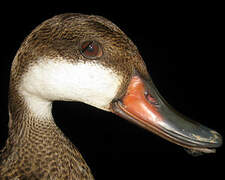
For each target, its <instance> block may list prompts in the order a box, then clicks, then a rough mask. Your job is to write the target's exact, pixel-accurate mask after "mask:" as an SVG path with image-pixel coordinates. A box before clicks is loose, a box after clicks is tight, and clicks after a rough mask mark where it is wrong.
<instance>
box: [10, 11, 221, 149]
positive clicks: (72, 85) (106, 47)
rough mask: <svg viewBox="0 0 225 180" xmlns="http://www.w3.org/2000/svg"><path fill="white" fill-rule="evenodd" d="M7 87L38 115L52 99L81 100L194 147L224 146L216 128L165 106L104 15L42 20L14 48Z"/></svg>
mask: <svg viewBox="0 0 225 180" xmlns="http://www.w3.org/2000/svg"><path fill="white" fill-rule="evenodd" d="M10 86H11V94H12V93H13V92H15V91H17V92H18V93H19V95H20V96H21V97H22V99H24V101H25V103H26V105H27V108H28V109H29V110H30V111H31V112H32V114H34V115H35V116H38V117H46V116H51V104H52V101H55V100H62V101H80V102H84V103H87V104H89V105H92V106H95V107H97V108H100V109H103V110H106V111H110V112H113V113H115V114H117V115H119V116H121V117H123V118H125V119H127V120H130V121H132V122H133V123H135V124H137V125H140V126H141V127H143V128H145V129H147V130H149V131H151V132H153V133H155V134H157V135H159V136H161V137H163V138H165V139H167V140H169V141H171V142H173V143H176V144H178V145H181V146H183V147H185V148H188V149H191V150H194V151H200V152H214V149H215V148H217V147H219V146H221V144H222V138H221V136H220V135H219V134H218V133H217V132H216V131H214V130H211V129H209V128H207V127H205V126H203V125H201V124H199V123H197V122H193V121H190V120H189V119H188V118H186V117H184V116H183V115H180V114H179V113H177V112H176V111H175V110H174V109H172V108H171V107H170V106H169V105H168V104H167V102H166V101H165V100H164V99H163V98H162V97H161V95H160V94H159V92H158V91H157V89H156V87H155V86H154V84H153V82H152V80H151V77H150V76H149V73H148V71H147V68H146V65H145V63H144V61H143V59H142V57H141V55H140V54H139V52H138V49H137V47H136V46H135V45H134V44H133V42H132V41H131V40H130V39H129V38H128V37H127V36H126V35H125V34H124V33H123V32H122V31H121V30H120V29H119V28H118V27H117V26H116V25H115V24H113V23H112V22H110V21H109V20H107V19H105V18H103V17H99V16H88V15H82V14H62V15H58V16H55V17H53V18H51V19H49V20H47V21H45V22H43V23H42V24H41V25H39V26H38V27H37V28H36V29H34V31H32V33H31V34H30V35H29V36H28V37H27V38H26V39H25V41H24V42H23V44H22V46H21V48H20V50H19V51H18V53H17V55H16V57H15V59H14V61H13V65H12V72H11V83H10Z"/></svg>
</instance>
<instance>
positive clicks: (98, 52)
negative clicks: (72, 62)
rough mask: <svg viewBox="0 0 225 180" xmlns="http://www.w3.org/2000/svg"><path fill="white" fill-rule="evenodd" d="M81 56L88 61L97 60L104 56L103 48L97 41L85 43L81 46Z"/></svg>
mask: <svg viewBox="0 0 225 180" xmlns="http://www.w3.org/2000/svg"><path fill="white" fill-rule="evenodd" d="M81 54H82V55H83V56H84V57H86V58H88V59H95V58H99V57H101V56H102V54H103V52H102V47H101V45H100V44H99V43H98V42H96V41H85V42H84V43H82V44H81Z"/></svg>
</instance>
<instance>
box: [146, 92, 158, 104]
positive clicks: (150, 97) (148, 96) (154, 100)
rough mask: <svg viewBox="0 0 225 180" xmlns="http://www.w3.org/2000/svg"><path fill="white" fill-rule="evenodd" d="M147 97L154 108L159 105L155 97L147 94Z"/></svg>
mask: <svg viewBox="0 0 225 180" xmlns="http://www.w3.org/2000/svg"><path fill="white" fill-rule="evenodd" d="M145 97H146V99H147V100H148V101H149V102H150V103H151V104H152V105H154V106H158V105H159V103H158V102H157V101H156V99H155V97H154V96H153V95H152V94H150V93H148V92H145Z"/></svg>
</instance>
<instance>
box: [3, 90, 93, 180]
mask: <svg viewBox="0 0 225 180" xmlns="http://www.w3.org/2000/svg"><path fill="white" fill-rule="evenodd" d="M11 93H13V96H11ZM51 109H52V103H51V102H49V101H46V100H42V99H39V98H37V97H33V96H28V95H26V97H24V95H22V94H20V93H18V91H14V90H12V89H11V90H10V95H9V111H10V113H9V116H10V121H9V138H8V140H7V144H6V147H5V148H4V150H3V153H2V159H6V160H5V161H4V162H3V165H4V166H5V167H12V168H11V169H7V170H5V173H6V174H5V175H6V176H7V175H8V174H7V173H9V174H16V172H14V171H17V170H20V171H21V172H23V176H24V177H29V176H30V175H31V174H32V175H35V177H51V178H52V179H57V178H58V179H66V178H65V177H70V178H73V179H75V177H79V179H90V180H93V179H94V178H93V176H92V174H91V171H90V169H89V167H88V165H87V164H86V162H85V160H84V159H83V157H82V155H81V154H80V153H79V151H78V150H77V149H76V147H75V146H74V145H73V144H72V143H71V142H70V140H69V139H68V138H66V137H65V136H64V134H63V133H62V131H61V130H60V129H59V128H58V127H57V126H56V124H55V122H54V120H53V117H52V114H51ZM34 112H35V113H34ZM10 159H13V162H11V161H10ZM0 163H1V162H0ZM11 163H13V164H11ZM0 173H2V174H4V170H3V171H1V169H0ZM64 176H65V177H64ZM56 177H57V178H56ZM40 179H41V178H40Z"/></svg>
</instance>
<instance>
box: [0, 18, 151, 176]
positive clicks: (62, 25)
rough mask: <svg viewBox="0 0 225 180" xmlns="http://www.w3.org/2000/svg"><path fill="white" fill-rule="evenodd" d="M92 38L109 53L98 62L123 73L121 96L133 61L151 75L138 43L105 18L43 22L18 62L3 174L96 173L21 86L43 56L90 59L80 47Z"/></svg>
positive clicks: (24, 45)
mask: <svg viewBox="0 0 225 180" xmlns="http://www.w3.org/2000/svg"><path fill="white" fill-rule="evenodd" d="M89 39H92V40H98V41H99V42H100V43H101V44H103V45H104V56H103V58H101V59H100V60H98V62H99V63H101V64H102V65H103V66H107V67H110V68H111V69H112V70H114V71H117V73H122V75H123V81H124V83H123V84H124V85H123V86H121V88H120V91H118V94H117V96H118V97H119V96H122V94H123V90H124V89H125V88H126V86H127V82H128V79H129V78H130V75H131V73H133V72H132V70H133V66H135V67H136V68H137V69H138V70H139V72H140V73H142V74H143V76H146V77H147V76H148V74H147V71H146V68H145V66H144V63H143V61H142V60H141V57H140V55H139V54H138V50H137V48H136V47H135V45H134V44H133V43H132V42H131V40H130V39H129V38H128V37H127V36H126V35H125V34H124V33H123V32H122V31H121V30H120V29H119V28H118V27H117V26H116V25H114V24H113V23H111V22H110V21H108V20H106V19H105V18H103V17H99V16H87V15H82V14H62V15H58V16H55V17H53V18H51V19H49V20H47V21H45V22H43V23H42V24H41V25H39V26H38V27H36V28H35V29H34V30H33V31H32V32H31V34H30V35H29V36H28V37H27V38H26V39H25V41H24V42H23V43H22V45H21V47H20V49H19V50H18V52H17V54H16V56H15V58H14V61H13V64H12V69H11V77H10V88H9V112H10V120H9V137H8V139H7V143H6V146H5V147H4V149H3V150H2V152H1V156H0V179H1V180H2V179H14V178H15V179H20V180H22V179H29V180H31V179H54V180H57V179H60V180H62V179H79V180H81V179H85V180H91V179H94V178H93V176H92V174H91V171H90V169H89V167H88V165H87V164H86V162H85V160H84V159H83V158H82V156H81V154H80V153H79V152H78V150H77V149H76V147H75V146H74V145H73V144H72V143H71V142H70V141H69V139H68V138H66V137H65V136H64V134H63V133H62V132H61V130H60V129H59V128H58V127H57V126H56V124H55V122H54V120H53V119H40V118H39V117H35V115H33V114H32V112H30V111H29V109H28V107H27V105H26V103H25V102H24V97H23V96H22V95H21V94H20V93H19V92H18V89H19V87H20V83H21V80H22V78H23V75H24V74H25V73H26V72H27V71H28V69H29V67H31V66H33V65H35V64H36V63H37V62H38V58H39V57H51V58H54V57H63V58H65V59H67V60H68V61H70V63H76V61H77V60H78V59H79V60H82V61H89V60H88V59H85V58H83V57H82V55H81V53H80V51H79V48H80V43H81V42H83V41H86V40H89ZM90 61H93V60H90ZM131 66H132V67H131ZM115 98H116V97H115Z"/></svg>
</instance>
